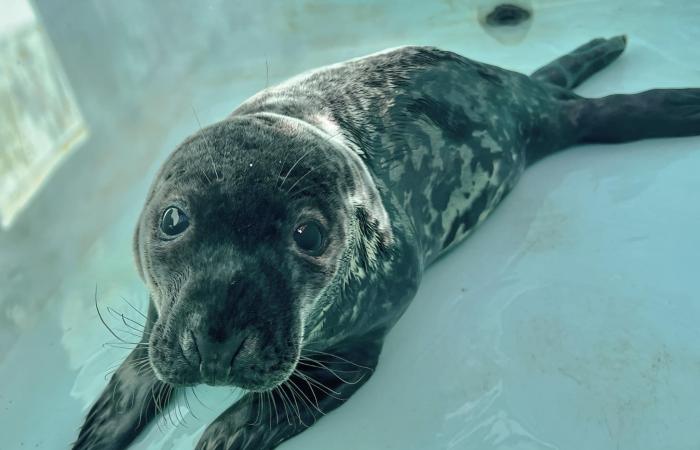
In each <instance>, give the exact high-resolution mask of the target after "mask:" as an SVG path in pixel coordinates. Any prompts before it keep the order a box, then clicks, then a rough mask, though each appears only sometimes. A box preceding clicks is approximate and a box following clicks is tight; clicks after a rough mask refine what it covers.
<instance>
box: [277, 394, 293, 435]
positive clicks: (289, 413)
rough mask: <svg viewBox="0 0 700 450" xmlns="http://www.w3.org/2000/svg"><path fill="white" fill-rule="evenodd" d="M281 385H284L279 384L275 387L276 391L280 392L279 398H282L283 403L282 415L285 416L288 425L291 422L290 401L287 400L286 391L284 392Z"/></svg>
mask: <svg viewBox="0 0 700 450" xmlns="http://www.w3.org/2000/svg"><path fill="white" fill-rule="evenodd" d="M282 386H284V385H283V384H281V385H279V386H278V387H277V388H276V389H277V392H279V393H280V399H282V403H284V415H285V417H286V418H287V423H288V424H289V425H291V424H292V420H291V418H290V415H291V409H292V407H291V401H290V400H289V397H287V393H286V392H284V390H283V389H282ZM288 405H289V408H287V406H288Z"/></svg>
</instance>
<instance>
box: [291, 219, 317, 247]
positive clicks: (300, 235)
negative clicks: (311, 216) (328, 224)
mask: <svg viewBox="0 0 700 450" xmlns="http://www.w3.org/2000/svg"><path fill="white" fill-rule="evenodd" d="M294 242H296V244H297V247H299V248H300V249H301V250H302V251H304V252H305V253H308V254H310V255H312V256H318V255H320V254H321V251H322V250H323V244H324V236H323V228H322V227H321V224H320V223H318V222H316V221H315V220H312V221H309V222H304V223H302V224H301V225H299V226H297V227H296V229H295V230H294Z"/></svg>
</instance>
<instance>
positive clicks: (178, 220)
mask: <svg viewBox="0 0 700 450" xmlns="http://www.w3.org/2000/svg"><path fill="white" fill-rule="evenodd" d="M189 225H190V220H189V219H188V218H187V215H186V214H185V213H184V212H182V210H181V209H180V208H178V207H176V206H171V207H169V208H168V209H166V210H165V212H164V213H163V218H162V219H160V229H161V230H162V231H163V233H165V234H167V235H168V236H176V235H178V234H180V233H182V232H183V231H185V229H187V227H188V226H189Z"/></svg>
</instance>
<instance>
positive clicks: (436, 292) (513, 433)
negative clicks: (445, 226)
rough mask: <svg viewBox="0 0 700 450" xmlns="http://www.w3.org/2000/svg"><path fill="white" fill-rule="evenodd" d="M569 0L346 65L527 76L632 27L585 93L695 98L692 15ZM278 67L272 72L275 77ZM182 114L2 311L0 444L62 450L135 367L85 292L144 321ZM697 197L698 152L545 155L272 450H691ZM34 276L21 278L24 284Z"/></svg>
mask: <svg viewBox="0 0 700 450" xmlns="http://www.w3.org/2000/svg"><path fill="white" fill-rule="evenodd" d="M574 3H575V2H559V3H556V4H555V3H554V2H547V3H546V4H544V5H543V6H542V8H541V9H539V10H538V14H539V15H538V16H536V22H535V23H534V24H533V27H532V29H531V30H530V32H529V34H528V36H527V38H526V39H525V40H524V41H523V42H522V43H520V44H519V45H517V46H504V45H502V44H500V43H498V42H496V41H495V40H493V39H492V38H490V37H488V36H487V35H485V34H484V32H483V31H482V30H480V29H478V28H477V26H476V25H469V26H471V27H473V29H471V28H469V29H466V30H465V29H462V31H461V32H456V31H454V30H455V28H454V27H456V26H458V25H455V24H454V23H451V24H449V23H448V24H446V25H444V27H443V28H440V24H439V23H437V24H436V20H438V19H440V17H438V18H437V19H435V18H434V17H433V18H432V19H430V20H432V22H430V23H431V24H432V25H430V26H433V27H437V28H435V29H428V28H429V25H426V29H421V30H418V31H416V33H415V36H413V35H412V33H411V30H403V32H402V33H398V32H395V31H390V36H389V37H387V38H385V39H382V38H380V37H379V35H380V33H381V30H372V29H370V27H367V33H368V34H369V36H368V37H365V38H364V39H363V40H362V41H361V42H360V43H359V44H358V48H352V47H345V48H344V49H343V51H342V52H338V53H342V58H345V57H350V56H357V55H361V54H364V53H369V52H371V51H374V50H378V49H380V48H383V47H390V46H395V45H398V44H401V43H426V44H433V45H439V46H442V47H445V48H448V49H451V50H455V51H458V52H460V53H462V54H464V55H466V56H469V57H473V58H474V59H480V60H483V61H486V62H490V63H494V64H497V65H503V66H507V67H509V68H512V69H519V70H523V71H530V70H532V69H534V68H535V67H537V66H538V65H540V64H543V63H545V62H547V61H548V60H550V59H552V58H554V57H556V56H558V55H560V54H561V53H564V52H566V51H568V50H570V49H571V48H573V47H575V46H576V45H578V44H580V43H582V42H585V41H586V40H588V39H589V38H592V37H596V36H611V35H614V34H619V33H621V32H626V33H628V35H629V37H630V47H629V49H628V51H627V52H626V54H625V55H623V57H622V58H621V60H620V61H618V62H616V63H615V64H613V65H612V66H611V67H610V68H609V69H607V70H606V71H604V72H603V73H601V74H600V75H599V76H596V77H595V78H594V79H592V80H590V82H588V83H587V84H586V85H585V86H584V87H583V88H582V89H581V90H580V92H582V93H583V94H586V95H604V94H607V93H612V92H634V91H639V90H642V89H646V88H651V87H684V86H700V50H699V49H700V47H698V46H697V45H696V44H697V42H699V41H700V28H699V27H697V24H698V23H700V9H699V8H698V7H697V6H692V7H691V6H683V5H684V2H676V6H674V5H673V4H670V5H669V3H667V2H664V3H663V4H662V3H661V2H648V4H647V3H645V6H644V8H643V9H644V11H637V10H636V9H641V7H639V6H638V5H639V4H638V3H636V2H630V3H629V4H626V3H623V2H617V3H615V2H598V1H589V2H579V3H577V4H574ZM626 5H627V6H626ZM631 5H637V6H635V7H632V6H631ZM687 5H690V3H687ZM458 6H459V5H458ZM574 18H575V21H574V22H572V20H573V19H574ZM426 21H429V19H426ZM465 23H466V21H465ZM464 26H465V27H466V26H467V25H464ZM436 30H438V31H436ZM440 30H442V31H440ZM319 55H320V56H319ZM319 55H317V54H314V53H313V52H309V53H308V55H305V58H306V59H303V60H302V62H300V63H299V64H300V65H301V66H302V68H303V66H305V67H309V68H310V67H313V66H315V65H317V64H318V63H320V62H321V61H320V59H323V62H331V61H333V60H334V59H333V58H332V56H333V55H332V54H331V53H328V52H326V53H321V54H319ZM338 59H341V57H340V56H339V57H338ZM274 62H275V60H274V59H272V61H271V65H273V67H274ZM290 70H291V69H290ZM295 70H296V68H295ZM280 72H283V73H280ZM287 75H292V73H291V72H290V73H286V72H285V69H283V68H279V69H278V70H277V74H276V75H275V78H276V79H277V80H279V79H281V78H283V77H284V76H287ZM236 83H238V84H234V85H233V86H230V85H227V86H226V90H225V92H224V94H222V93H221V90H220V89H219V88H218V86H220V85H217V84H216V83H212V86H211V87H210V89H208V90H207V89H203V90H202V91H200V92H198V93H196V94H193V96H194V100H192V102H193V103H195V104H196V105H197V107H198V109H200V111H199V115H200V118H201V119H202V122H207V123H208V122H211V121H214V120H216V119H219V118H222V117H223V116H224V115H225V114H226V113H227V112H228V111H230V110H231V109H232V108H233V106H235V102H237V101H240V100H241V98H239V97H240V92H238V93H237V94H231V98H233V99H234V100H235V102H233V103H234V104H232V102H231V101H229V99H228V97H226V95H228V94H229V93H232V92H236V89H237V88H240V89H241V90H243V91H245V92H248V91H250V89H251V85H250V83H249V82H246V81H245V80H242V81H240V82H238V81H237V82H236ZM246 83H247V84H246ZM250 93H252V92H250ZM173 95H177V92H174V93H173ZM236 95H237V96H236ZM224 99H226V100H224ZM173 117H174V119H173V128H172V129H171V130H169V131H168V133H167V136H166V137H165V138H163V139H162V141H161V146H160V147H158V148H159V150H158V152H155V153H154V155H153V156H151V158H153V162H152V163H150V165H149V167H150V168H149V169H148V171H147V175H144V176H143V179H141V180H140V181H139V182H138V183H136V184H133V183H132V184H131V185H130V186H129V189H128V193H129V194H128V195H129V197H127V201H125V202H123V203H122V204H123V205H124V204H125V205H127V206H125V207H122V208H123V209H121V211H120V213H119V214H118V216H119V219H118V220H116V221H114V222H113V223H111V224H110V225H109V226H107V227H105V228H104V230H103V231H101V232H100V234H99V237H98V238H97V239H96V240H95V241H94V242H92V243H90V244H89V245H87V248H88V250H87V251H86V252H85V253H84V254H83V255H82V256H80V258H79V260H78V262H77V263H76V266H75V268H73V269H71V270H70V273H68V274H65V275H63V276H62V281H61V282H60V284H59V285H58V287H56V288H53V289H52V290H51V293H50V295H49V296H48V297H47V300H46V301H42V302H40V306H36V307H34V308H33V309H26V308H23V307H22V299H21V298H13V299H10V300H6V301H5V302H4V303H0V308H2V312H3V320H4V321H5V322H7V323H14V324H15V328H12V330H16V331H13V333H12V336H11V337H8V338H7V340H6V345H5V346H4V347H3V351H2V353H0V380H2V384H1V385H0V436H2V438H1V440H0V448H1V449H21V448H45V449H59V448H66V447H67V446H68V443H69V442H71V441H72V440H73V439H74V438H75V436H76V430H77V427H78V426H79V424H80V422H81V420H82V417H83V415H84V413H85V411H86V409H87V408H88V407H89V405H90V404H91V402H92V401H93V400H94V399H95V398H96V396H97V395H98V393H99V392H100V391H101V389H102V388H103V387H104V385H105V383H106V379H105V374H106V373H107V371H108V370H109V369H110V368H111V367H113V365H115V364H117V363H119V362H120V361H121V360H122V359H123V357H124V356H125V355H126V353H127V350H124V349H119V348H114V347H105V346H104V344H105V343H106V342H114V339H113V338H112V337H111V336H110V335H109V333H108V332H107V330H106V329H105V328H104V327H103V326H102V324H101V323H100V321H99V320H98V317H97V313H96V311H95V307H94V303H93V294H94V291H95V287H96V286H97V298H98V301H99V303H100V305H101V307H102V310H103V312H104V311H107V307H108V306H110V307H113V308H114V309H115V310H117V311H119V312H123V313H124V314H127V315H128V316H130V317H132V318H134V319H138V314H137V313H136V312H134V311H133V310H131V309H130V307H129V306H127V304H126V303H125V302H124V301H123V300H122V299H121V297H124V298H126V299H128V300H129V301H130V302H132V303H133V304H134V305H136V306H137V307H138V308H142V309H143V308H145V302H146V293H145V289H144V287H143V286H142V285H141V283H140V281H139V280H138V277H137V275H136V272H135V270H134V268H133V263H132V257H131V243H130V239H131V232H132V229H133V225H134V224H135V221H136V215H137V214H138V212H139V209H140V206H141V204H142V202H143V198H144V196H145V191H146V189H147V187H148V184H149V182H150V179H151V177H152V174H153V171H154V170H155V168H157V165H158V161H160V160H162V158H163V157H164V156H165V155H166V154H167V151H168V149H169V148H172V146H173V145H174V144H175V143H177V142H178V141H179V140H181V139H182V138H184V137H185V136H186V135H187V134H189V133H191V132H193V131H194V130H195V129H196V123H192V120H190V118H189V117H188V118H187V119H183V118H182V117H181V116H175V115H174V114H173ZM131 139H138V136H131ZM80 151H81V152H90V147H89V145H88V146H86V148H83V149H82V150H80ZM69 164H70V162H69ZM122 164H123V165H128V163H122ZM64 170H65V169H64ZM102 170H104V169H102ZM83 176H85V175H83ZM124 190H125V191H127V190H126V188H124ZM699 193H700V138H686V139H664V140H654V141H645V142H639V143H631V144H626V145H618V146H589V147H578V148H575V149H572V150H570V151H568V152H565V153H562V154H559V155H556V156H554V157H551V158H549V159H547V160H545V161H542V162H541V163H538V164H537V165H536V166H534V167H532V168H531V169H530V170H529V171H528V172H527V173H526V174H525V176H524V177H523V179H522V181H521V182H520V184H519V185H518V186H517V188H516V189H515V190H514V191H513V192H512V193H511V194H510V195H509V196H508V198H507V199H506V200H505V201H504V202H503V204H502V206H500V208H499V209H498V210H497V211H496V212H495V214H493V216H492V217H491V218H489V219H488V220H487V221H486V222H485V223H484V224H483V226H482V227H481V229H480V230H479V231H478V232H476V233H475V234H474V235H473V236H472V237H471V238H470V239H468V240H467V242H465V243H464V244H462V245H461V246H460V247H459V248H457V249H456V250H455V251H454V252H453V253H451V254H450V255H448V256H447V257H445V258H444V259H442V260H440V261H439V262H438V263H437V264H436V265H435V266H434V267H433V268H431V269H430V270H429V271H428V272H427V274H426V275H425V278H424V281H423V284H422V286H421V288H420V292H419V293H418V295H417V297H416V299H415V301H414V303H413V304H412V306H411V307H410V308H409V310H408V312H407V313H406V314H405V316H404V317H403V318H402V320H401V321H400V322H399V324H398V325H397V326H396V328H395V329H394V330H393V331H392V332H391V334H390V335H389V337H388V339H387V341H386V345H385V348H384V352H383V353H382V357H381V360H380V365H379V368H378V370H377V371H376V373H375V375H374V376H373V377H372V379H371V380H370V381H369V382H368V383H367V384H366V386H365V387H363V388H362V389H361V390H360V391H359V392H358V393H357V394H356V395H355V396H354V397H353V398H352V399H351V400H350V401H349V402H348V403H347V404H346V405H344V406H343V407H341V408H340V409H338V410H336V411H334V412H333V413H331V414H329V415H328V416H327V417H325V418H323V419H322V420H321V421H320V422H319V423H318V424H316V425H315V426H314V427H313V428H311V429H310V430H308V431H307V432H305V433H303V434H302V435H300V436H299V437H297V438H295V439H293V440H291V441H289V442H288V443H286V444H284V445H283V446H282V447H281V448H282V449H284V450H302V449H305V450H311V449H319V450H320V449H331V448H332V449H338V450H351V449H353V450H356V449H370V450H371V449H397V450H412V449H416V450H418V449H421V450H422V449H478V450H490V449H518V450H525V449H528V450H530V449H562V450H563V449H597V450H606V449H630V450H631V449H639V450H645V449H649V450H651V449H660V448H663V449H668V450H675V449H678V450H681V449H691V448H698V445H700V427H698V414H697V413H698V406H697V405H699V404H700V294H698V292H700V283H699V282H698V280H699V279H700V278H699V275H700V257H699V256H698V255H699V254H700V234H698V226H699V224H700V201H699V200H698V194H699ZM44 195H50V194H44ZM36 217H37V218H38V217H40V216H39V215H38V214H37V216H36ZM37 220H38V219H37ZM81 220H91V218H90V217H88V216H85V217H83V218H82V219H81ZM7 262H8V261H5V262H4V263H3V264H5V263H7ZM56 270H61V268H60V267H56ZM40 282H41V280H32V277H31V274H30V275H27V281H26V283H27V285H29V284H31V283H40ZM28 301H29V300H28ZM28 314H29V315H31V317H30V318H29V319H28V318H27V317H26V316H27V315H28ZM105 316H106V319H107V320H108V321H109V322H110V323H111V324H112V325H113V326H114V327H115V328H117V329H124V328H125V327H124V326H123V324H122V325H121V326H120V323H121V319H120V318H118V317H116V316H112V315H110V314H109V313H106V314H105ZM16 324H21V325H16ZM8 326H9V325H8ZM124 336H125V337H126V338H129V335H128V334H126V333H125V334H124ZM197 392H198V396H199V398H200V399H201V400H202V403H203V404H200V403H199V402H198V401H196V400H194V397H193V396H191V395H190V396H189V403H190V406H191V408H192V411H191V412H190V411H188V410H187V408H185V407H184V402H182V401H181V402H180V405H181V406H182V408H181V409H180V413H181V415H182V418H183V419H184V421H185V422H186V423H185V424H184V425H177V426H175V425H173V424H171V423H169V422H168V421H161V422H160V424H159V425H154V426H152V427H150V428H149V429H147V430H146V432H145V433H143V434H142V436H140V438H139V439H138V440H137V442H136V443H135V444H134V445H133V446H132V448H134V449H191V448H193V446H194V444H195V443H196V441H197V439H198V437H199V435H200V434H201V432H202V431H203V429H204V427H205V426H206V425H207V424H208V423H209V422H210V421H211V420H213V419H214V418H215V417H216V416H217V414H218V413H219V412H221V411H223V409H225V408H226V407H227V406H228V404H229V403H230V402H232V401H233V399H235V397H236V395H238V393H237V392H235V391H233V390H231V389H226V388H208V387H201V388H197ZM195 415H196V418H195ZM171 416H172V419H173V421H175V422H177V421H178V419H176V418H175V413H174V412H173V413H172V414H171Z"/></svg>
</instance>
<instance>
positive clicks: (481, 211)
mask: <svg viewBox="0 0 700 450" xmlns="http://www.w3.org/2000/svg"><path fill="white" fill-rule="evenodd" d="M625 44H626V39H625V38H623V37H616V38H612V39H596V40H593V41H591V42H590V43H588V44H586V45H584V46H581V47H579V48H578V49H576V50H574V51H573V52H571V53H570V54H568V55H565V56H564V57H562V58H559V59H557V60H555V61H554V62H552V63H550V64H548V65H547V66H545V67H543V68H542V69H540V70H538V71H536V72H535V73H534V74H533V75H532V76H531V77H528V76H526V75H522V74H518V73H515V72H511V71H507V70H503V69H500V68H497V67H493V66H489V65H487V64H482V63H478V62H475V61H471V60H468V59H466V58H463V57H461V56H459V55H456V54H454V53H451V52H446V51H442V50H439V49H435V48H430V47H403V48H400V49H395V50H391V51H386V52H382V53H379V54H376V55H370V56H368V57H365V58H358V59H356V60H351V61H348V62H345V63H342V64H338V65H334V66H329V67H326V68H322V69H319V70H317V71H313V72H310V73H307V74H303V75H300V76H299V77H295V78H293V79H291V80H289V81H288V82H286V83H283V84H281V85H279V86H275V87H272V88H269V89H266V90H265V91H263V92H261V93H260V94H258V95H256V96H254V97H253V98H251V99H250V100H248V101H247V102H245V103H244V104H243V105H242V106H241V107H239V108H238V109H237V110H236V111H235V112H234V113H233V114H232V115H231V116H230V117H229V118H227V119H225V120H224V121H222V122H219V123H217V124H214V125H212V126H211V127H207V128H205V129H203V130H201V131H200V132H199V133H196V134H195V135H194V136H192V137H191V138H189V139H187V140H186V141H185V142H184V143H183V144H181V146H180V147H179V148H178V149H177V150H176V151H175V152H174V153H173V155H172V156H171V157H170V159H169V160H168V161H167V162H166V163H165V164H164V166H163V168H162V170H161V172H160V174H159V175H158V177H157V178H156V181H155V183H154V185H153V187H152V189H151V191H150V193H149V195H148V199H147V201H146V205H145V207H144V210H143V213H142V215H141V218H140V220H139V225H138V227H137V231H136V235H135V239H134V247H135V254H136V255H137V257H136V259H137V266H138V268H139V272H140V274H141V276H142V278H143V279H144V281H145V283H146V285H147V287H148V290H149V292H150V293H151V305H150V309H149V316H148V322H147V324H146V328H145V330H144V337H143V340H142V343H141V344H140V345H138V346H137V347H136V348H135V349H134V351H133V352H132V354H131V355H130V356H129V358H127V360H126V361H125V362H124V363H123V364H122V366H121V367H120V368H119V369H118V370H117V372H116V373H115V374H114V376H113V377H112V379H111V380H110V383H109V385H108V386H107V388H106V389H105V391H104V392H103V394H102V396H101V397H100V398H99V399H98V401H97V402H96V403H95V404H94V405H93V406H92V408H91V410H90V412H89V413H88V416H87V418H86V421H85V423H84V425H83V426H82V428H81V431H80V435H79V438H78V440H77V442H76V443H75V445H74V448H75V449H87V448H93V449H94V448H107V449H122V448H125V447H126V446H127V445H128V443H129V442H130V441H131V440H132V439H133V438H134V436H136V434H137V433H138V432H139V431H140V430H141V429H142V428H143V426H144V425H145V423H146V422H147V421H148V420H150V419H152V417H153V415H155V413H156V412H157V410H158V409H159V408H160V407H161V406H162V404H164V403H165V402H167V399H168V398H169V395H166V396H164V397H162V396H161V395H155V394H154V393H156V392H162V390H163V389H171V388H172V387H174V386H183V385H190V384H195V383H198V382H208V383H210V384H235V385H239V386H243V387H246V388H248V389H250V392H249V393H247V394H245V395H244V397H243V398H242V399H241V400H240V401H238V402H236V403H235V404H233V405H232V406H231V407H230V408H229V409H228V410H227V411H226V412H224V413H223V414H222V415H221V416H220V417H219V418H217V419H216V420H215V421H214V422H213V423H212V424H211V425H210V426H209V427H208V428H207V430H206V431H205V432H204V435H203V436H202V437H201V439H200V441H199V444H198V445H197V448H198V449H256V450H257V449H271V448H274V447H276V446H277V445H278V444H279V443H281V442H283V441H285V440H286V439H289V438H290V437H292V436H294V435H296V434H297V433H299V432H301V431H303V430H304V429H306V428H307V427H308V426H310V425H311V424H313V423H314V422H315V421H316V420H318V419H319V418H320V417H322V415H323V414H325V413H328V412H330V411H331V410H333V409H334V408H336V407H338V406H340V405H341V404H342V403H343V402H344V401H345V400H347V398H348V397H349V396H351V395H352V394H353V393H354V392H355V391H356V390H357V389H358V388H359V387H360V386H361V385H362V384H363V383H364V382H365V381H366V380H367V378H368V377H369V376H370V375H371V372H372V370H373V368H374V367H375V366H376V364H377V361H378V358H379V353H380V351H381V347H382V342H383V339H384V336H385V335H386V333H387V332H388V331H389V330H390V329H391V328H392V326H393V325H394V323H396V321H397V320H398V319H399V318H400V317H401V315H402V314H403V312H404V311H405V310H406V308H407V307H408V305H409V303H410V301H411V299H412V298H413V296H414V294H415V291H416V290H417V287H418V285H419V283H420V278H421V274H422V273H423V270H424V268H425V267H427V266H428V265H430V264H431V263H432V262H433V261H434V260H436V259H437V258H438V257H440V256H441V255H443V254H445V253H446V252H447V251H449V250H450V249H451V248H453V247H454V246H455V245H457V244H458V243H459V242H461V241H462V240H464V239H465V238H466V237H467V236H468V235H469V234H470V233H471V232H472V231H473V230H474V228H475V227H476V226H477V225H478V224H479V223H481V222H483V220H485V218H486V217H487V216H488V215H489V214H490V213H491V211H493V209H494V208H495V207H496V206H497V205H498V203H499V202H500V201H501V199H502V198H503V197H504V196H505V195H506V194H507V193H508V191H509V190H511V189H512V187H513V186H514V185H515V183H516V182H517V180H518V178H519V176H520V174H521V173H522V171H523V170H524V169H525V168H526V167H527V165H529V164H531V163H533V162H534V161H537V160H538V159H540V158H542V157H545V156H547V155H549V154H551V153H553V152H556V151H558V150H561V149H564V148H566V147H568V146H571V145H574V144H577V143H582V142H624V141H629V140H634V139H640V138H647V137H659V136H686V135H695V134H700V90H698V89H675V90H674V89H666V90H653V91H647V92H645V93H641V94H634V95H617V96H609V97H604V98H600V99H587V98H583V97H580V96H578V95H576V94H575V93H573V92H572V91H571V89H573V88H574V87H575V86H577V85H578V84H579V83H580V82H582V81H583V80H584V79H585V78H587V77H588V76H590V75H592V74H593V73H594V72H595V71H597V70H599V69H601V68H602V67H604V66H605V65H607V64H608V63H610V62H611V61H612V60H614V59H615V58H616V57H617V56H619V54H620V53H621V52H622V50H623V49H624V46H625ZM640 124H641V125H642V126H641V127H640ZM611 125H614V126H611ZM170 204H177V205H180V206H181V207H182V208H183V209H185V210H187V211H188V213H190V214H191V215H192V225H191V228H192V229H191V230H188V231H187V232H186V233H185V234H184V235H183V236H182V237H181V238H178V239H180V240H179V241H178V242H176V243H173V242H164V241H162V240H161V239H160V238H159V236H158V230H157V223H158V219H159V217H160V216H161V215H162V212H163V209H164V208H165V207H167V206H168V205H170ZM300 214H310V215H312V216H314V217H316V218H318V220H321V221H323V222H324V223H325V224H326V225H327V227H328V229H329V236H330V239H331V241H330V242H331V243H330V245H329V249H328V250H327V252H326V253H324V255H323V256H322V257H319V258H309V257H305V256H303V255H300V254H298V253H297V252H296V251H295V249H294V247H293V244H292V243H291V240H290V239H289V231H290V229H291V227H292V226H293V225H294V223H296V222H297V221H298V216H299V215H300ZM188 332H192V333H195V332H196V333H199V335H200V336H209V337H210V338H211V339H213V340H214V341H217V339H218V341H217V342H220V343H221V345H222V348H224V349H227V348H228V347H227V345H226V343H227V342H229V340H230V342H234V341H235V343H236V345H237V346H238V345H239V344H240V348H241V350H240V351H242V352H247V353H245V357H244V358H242V362H241V363H239V365H238V366H235V365H233V363H231V364H232V365H231V366H230V367H229V369H231V368H232V369H234V370H232V371H231V373H230V374H228V375H226V376H223V375H222V377H221V378H220V379H219V377H215V378H214V379H207V380H204V379H202V376H201V373H199V372H198V370H197V361H196V359H194V360H193V358H194V356H195V355H196V354H197V352H196V349H194V348H193V344H194V343H195V342H194V341H193V340H192V339H191V338H188V336H187V334H188ZM249 336H254V339H247V338H248V337H249ZM241 342H242V344H241ZM231 345H233V344H231ZM222 373H223V372H222ZM268 423H269V424H270V425H269V426H268V425H267V424H268ZM262 424H265V425H262Z"/></svg>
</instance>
